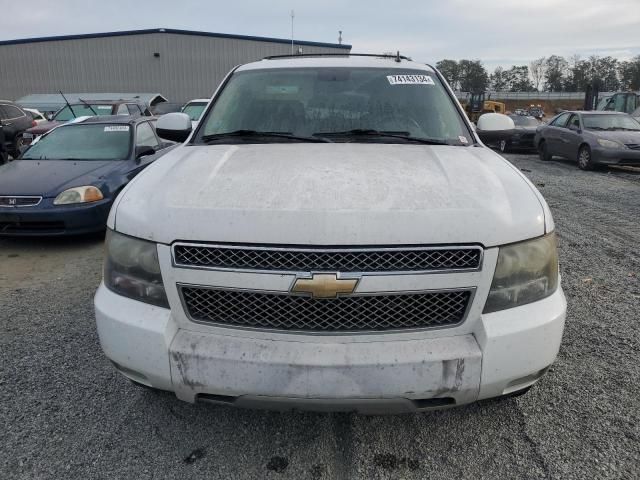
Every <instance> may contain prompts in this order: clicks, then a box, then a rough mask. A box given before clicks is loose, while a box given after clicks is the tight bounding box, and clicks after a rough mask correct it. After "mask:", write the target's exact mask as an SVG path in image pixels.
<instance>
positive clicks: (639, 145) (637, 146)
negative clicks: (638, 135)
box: [625, 143, 640, 150]
mask: <svg viewBox="0 0 640 480" xmlns="http://www.w3.org/2000/svg"><path fill="white" fill-rule="evenodd" d="M625 145H626V146H627V148H630V149H631V150H640V143H626V144H625Z"/></svg>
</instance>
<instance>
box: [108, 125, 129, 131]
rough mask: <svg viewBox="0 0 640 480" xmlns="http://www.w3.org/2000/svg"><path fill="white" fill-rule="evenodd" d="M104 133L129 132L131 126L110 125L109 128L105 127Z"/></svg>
mask: <svg viewBox="0 0 640 480" xmlns="http://www.w3.org/2000/svg"><path fill="white" fill-rule="evenodd" d="M104 131H105V132H128V131H129V126H128V125H109V126H107V127H104Z"/></svg>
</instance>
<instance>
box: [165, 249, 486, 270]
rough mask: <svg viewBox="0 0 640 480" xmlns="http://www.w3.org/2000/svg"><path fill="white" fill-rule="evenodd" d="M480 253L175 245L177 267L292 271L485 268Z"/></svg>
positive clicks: (437, 250)
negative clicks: (481, 265) (482, 265)
mask: <svg viewBox="0 0 640 480" xmlns="http://www.w3.org/2000/svg"><path fill="white" fill-rule="evenodd" d="M481 254H482V249H481V248H479V247H464V248H462V247H460V248H456V247H448V248H434V247H415V248H412V247H404V248H403V247H398V248H378V249H374V248H371V249H368V248H367V249H365V248H360V249H357V248H356V249H352V248H342V249H313V248H309V249H300V248H275V247H265V248H255V247H228V246H220V245H215V246H214V245H211V246H208V245H183V244H178V245H175V246H174V259H175V263H176V265H178V266H186V267H208V268H227V269H237V270H275V271H288V272H312V271H331V272H392V271H395V272H399V271H430V270H471V269H477V268H479V267H480V260H481V256H482V255H481Z"/></svg>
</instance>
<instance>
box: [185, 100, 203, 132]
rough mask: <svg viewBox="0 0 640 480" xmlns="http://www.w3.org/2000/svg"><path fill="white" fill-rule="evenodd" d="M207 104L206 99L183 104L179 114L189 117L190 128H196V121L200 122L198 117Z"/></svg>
mask: <svg viewBox="0 0 640 480" xmlns="http://www.w3.org/2000/svg"><path fill="white" fill-rule="evenodd" d="M208 104H209V99H208V98H196V99H194V100H191V101H190V102H187V103H185V104H184V106H183V107H182V110H181V112H182V113H186V114H187V115H189V118H191V128H194V129H195V128H196V126H197V125H198V121H199V120H200V117H202V114H203V113H204V109H205V108H207V105H208Z"/></svg>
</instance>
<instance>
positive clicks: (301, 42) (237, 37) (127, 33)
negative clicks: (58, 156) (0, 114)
mask: <svg viewBox="0 0 640 480" xmlns="http://www.w3.org/2000/svg"><path fill="white" fill-rule="evenodd" d="M151 33H172V34H175V35H191V36H196V37H213V38H229V39H235V40H252V41H257V42H270V43H282V44H287V45H290V44H291V40H290V39H289V40H287V39H285V38H273V37H257V36H253V35H236V34H232V33H214V32H200V31H195V30H179V29H174V28H150V29H144V30H124V31H119V32H102V33H83V34H77V35H58V36H49V37H34V38H19V39H16V40H0V46H2V45H20V44H25V43H40V42H51V41H64V40H82V39H90V38H109V37H127V36H133V35H148V34H151ZM293 43H294V45H300V46H308V47H325V48H341V49H344V50H351V45H346V44H338V43H324V42H311V41H307V40H296V39H294V40H293Z"/></svg>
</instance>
